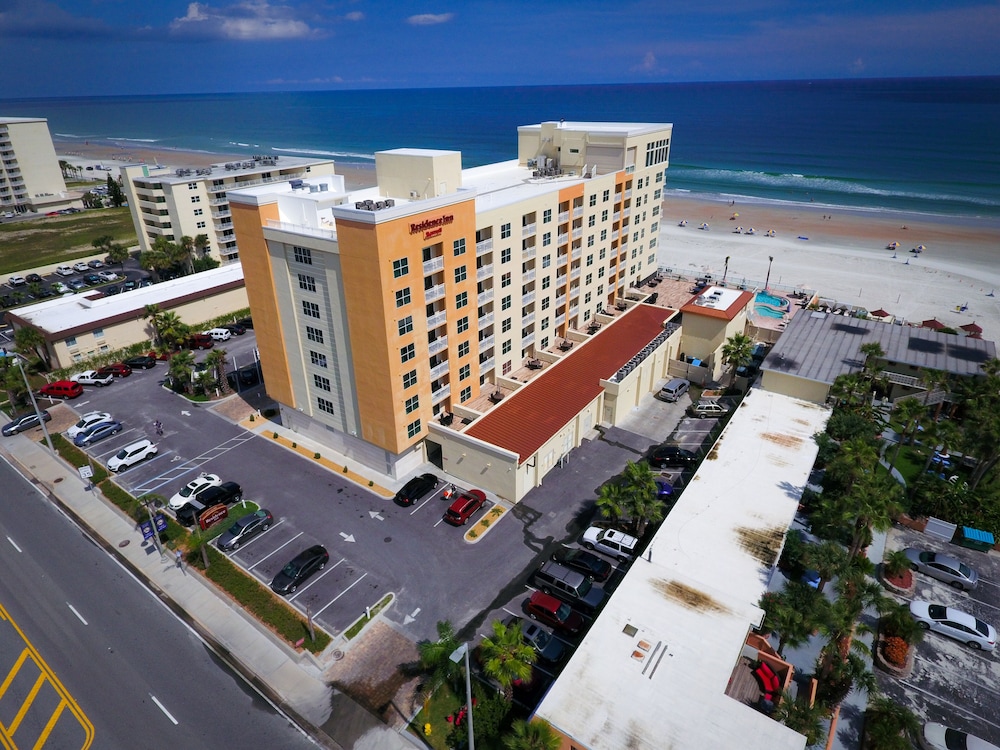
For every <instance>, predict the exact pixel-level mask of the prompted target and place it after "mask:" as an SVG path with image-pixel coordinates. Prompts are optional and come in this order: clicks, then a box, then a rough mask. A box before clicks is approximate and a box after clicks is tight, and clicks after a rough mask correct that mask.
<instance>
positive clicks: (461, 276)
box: [455, 266, 468, 284]
mask: <svg viewBox="0 0 1000 750" xmlns="http://www.w3.org/2000/svg"><path fill="white" fill-rule="evenodd" d="M466 278H468V272H467V271H466V270H465V266H459V267H458V268H456V269H455V283H456V284H460V283H462V282H463V281H465V280H466Z"/></svg>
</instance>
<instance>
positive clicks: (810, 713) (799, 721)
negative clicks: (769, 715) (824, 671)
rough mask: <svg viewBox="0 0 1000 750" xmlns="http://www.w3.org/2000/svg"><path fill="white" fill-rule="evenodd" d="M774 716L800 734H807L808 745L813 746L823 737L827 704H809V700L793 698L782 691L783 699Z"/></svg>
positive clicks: (776, 719)
mask: <svg viewBox="0 0 1000 750" xmlns="http://www.w3.org/2000/svg"><path fill="white" fill-rule="evenodd" d="M773 718H774V720H775V721H780V722H781V723H782V724H784V725H785V726H786V727H788V728H789V729H791V730H792V731H795V732H798V733H799V734H802V735H805V738H806V745H808V746H809V747H812V746H813V745H817V744H819V741H820V740H822V739H823V719H824V718H826V706H823V705H822V704H820V703H813V705H811V706H810V705H809V703H808V702H807V701H804V700H798V699H796V698H793V697H792V696H791V695H790V694H789V693H788V692H782V694H781V701H780V702H779V704H778V707H777V708H776V709H775V710H774V714H773Z"/></svg>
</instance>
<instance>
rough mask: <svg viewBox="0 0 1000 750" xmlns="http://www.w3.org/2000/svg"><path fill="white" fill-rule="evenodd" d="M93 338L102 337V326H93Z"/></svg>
mask: <svg viewBox="0 0 1000 750" xmlns="http://www.w3.org/2000/svg"><path fill="white" fill-rule="evenodd" d="M94 338H95V339H103V338H104V329H103V328H95V329H94Z"/></svg>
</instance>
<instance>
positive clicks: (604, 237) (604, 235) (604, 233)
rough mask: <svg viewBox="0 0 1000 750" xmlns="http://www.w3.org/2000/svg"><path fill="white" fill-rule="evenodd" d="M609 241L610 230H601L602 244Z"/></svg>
mask: <svg viewBox="0 0 1000 750" xmlns="http://www.w3.org/2000/svg"><path fill="white" fill-rule="evenodd" d="M607 241H608V230H607V229H602V230H601V242H607Z"/></svg>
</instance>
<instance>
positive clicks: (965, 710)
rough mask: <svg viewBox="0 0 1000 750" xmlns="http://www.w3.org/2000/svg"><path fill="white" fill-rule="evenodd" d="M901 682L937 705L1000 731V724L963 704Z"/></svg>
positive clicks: (903, 681)
mask: <svg viewBox="0 0 1000 750" xmlns="http://www.w3.org/2000/svg"><path fill="white" fill-rule="evenodd" d="M899 682H900V683H901V684H903V685H906V687H907V688H909V689H910V690H913V691H914V692H916V693H920V694H921V695H923V696H924V697H925V698H931V699H932V700H933V702H935V703H938V704H941V703H943V704H944V705H946V706H949V707H951V708H954V709H956V710H958V711H961V712H962V713H963V714H965V715H966V716H969V717H971V718H973V719H978V720H979V721H983V722H985V723H987V724H989V725H990V726H991V727H994V728H996V729H1000V724H996V723H994V722H992V721H990V720H989V719H987V718H986V716H985V714H984V713H973V712H972V711H970V710H969V709H968V708H966V707H965V706H963V705H962V704H960V703H952V702H951V701H947V700H944V699H943V698H942V697H941V696H940V695H937V694H936V693H932V692H930V691H928V690H924V689H923V688H922V687H918V686H917V685H914V684H913V683H912V682H908V681H907V680H900V681H899ZM977 684H978V683H977Z"/></svg>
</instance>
